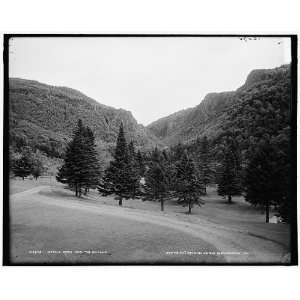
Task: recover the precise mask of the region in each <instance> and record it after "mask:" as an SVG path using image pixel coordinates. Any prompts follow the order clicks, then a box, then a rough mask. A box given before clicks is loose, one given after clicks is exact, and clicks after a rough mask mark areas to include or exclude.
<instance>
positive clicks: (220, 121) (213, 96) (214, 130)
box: [147, 65, 290, 146]
mask: <svg viewBox="0 0 300 300" xmlns="http://www.w3.org/2000/svg"><path fill="white" fill-rule="evenodd" d="M289 74H290V66H289V65H283V66H281V67H278V68H275V69H261V70H253V71H252V72H251V73H250V74H249V75H248V77H247V79H246V82H245V84H244V85H243V86H241V87H240V88H238V89H237V90H236V91H230V92H222V93H210V94H207V95H206V96H205V98H204V99H203V100H202V101H201V102H200V104H199V105H197V106H196V107H193V108H189V109H186V110H182V111H179V112H177V113H174V114H172V115H170V116H167V117H164V118H161V119H159V120H157V121H155V122H153V123H151V124H150V125H148V126H147V128H148V129H149V130H150V131H151V132H152V133H153V134H154V135H155V136H156V137H157V138H159V139H160V140H161V141H162V142H163V143H165V144H166V145H169V146H171V145H174V144H177V143H179V142H184V143H190V142H192V141H194V140H196V139H197V138H198V137H201V136H204V135H206V136H208V137H209V138H215V137H217V136H218V135H219V134H220V132H221V131H222V130H223V127H224V124H225V123H226V122H227V120H228V118H229V116H230V115H231V112H232V110H233V108H234V107H235V106H236V105H237V104H239V105H243V104H245V103H246V102H247V99H248V98H249V97H253V96H254V97H257V96H259V94H260V93H263V92H264V89H266V88H270V89H272V88H273V89H276V86H277V85H278V83H279V81H280V80H281V81H287V80H289ZM247 97H248V98H247ZM241 102H242V103H241Z"/></svg>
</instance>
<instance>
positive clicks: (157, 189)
mask: <svg viewBox="0 0 300 300" xmlns="http://www.w3.org/2000/svg"><path fill="white" fill-rule="evenodd" d="M151 158H152V159H151V162H150V165H149V169H148V171H147V172H146V176H145V194H146V196H145V198H144V200H154V201H157V200H158V201H160V205H161V211H163V210H164V201H165V198H166V197H167V192H168V190H167V183H166V176H165V170H164V168H163V164H162V162H161V157H160V153H159V151H158V149H157V148H155V150H154V151H153V153H152V156H151Z"/></svg>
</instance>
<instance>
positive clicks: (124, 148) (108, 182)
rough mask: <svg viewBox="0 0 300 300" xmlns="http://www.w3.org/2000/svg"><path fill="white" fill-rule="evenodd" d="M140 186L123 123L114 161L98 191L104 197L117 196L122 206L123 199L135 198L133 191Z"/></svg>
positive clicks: (106, 171)
mask: <svg viewBox="0 0 300 300" xmlns="http://www.w3.org/2000/svg"><path fill="white" fill-rule="evenodd" d="M138 185H139V176H137V173H136V172H135V170H134V166H133V163H132V159H131V158H130V154H129V149H128V145H127V143H126V139H125V135H124V128H123V123H121V125H120V129H119V134H118V138H117V143H116V148H115V152H114V155H113V160H112V161H111V162H110V165H109V167H108V168H107V169H106V170H105V175H104V177H103V179H102V181H101V183H100V184H99V186H98V190H99V192H100V193H101V194H102V195H104V196H106V195H110V194H115V195H116V199H117V200H119V205H120V206H121V205H122V203H123V199H129V198H131V197H133V196H134V195H133V191H134V190H135V189H136V188H137V187H138Z"/></svg>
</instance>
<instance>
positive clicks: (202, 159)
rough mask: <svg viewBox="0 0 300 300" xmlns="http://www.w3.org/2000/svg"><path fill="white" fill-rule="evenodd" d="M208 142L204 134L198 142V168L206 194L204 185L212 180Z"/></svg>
mask: <svg viewBox="0 0 300 300" xmlns="http://www.w3.org/2000/svg"><path fill="white" fill-rule="evenodd" d="M209 151H210V149H209V142H208V139H207V137H206V136H204V137H203V138H202V140H201V142H200V149H199V155H198V159H197V161H198V167H199V170H200V175H201V179H202V181H203V185H204V192H205V194H206V187H207V185H208V184H209V183H210V182H211V180H212V175H213V172H212V169H211V159H210V153H209Z"/></svg>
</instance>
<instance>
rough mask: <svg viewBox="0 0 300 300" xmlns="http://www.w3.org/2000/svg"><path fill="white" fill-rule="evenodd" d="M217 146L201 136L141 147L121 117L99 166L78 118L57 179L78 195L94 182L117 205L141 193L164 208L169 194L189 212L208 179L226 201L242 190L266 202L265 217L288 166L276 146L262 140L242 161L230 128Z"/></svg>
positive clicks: (278, 200)
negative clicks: (104, 163)
mask: <svg viewBox="0 0 300 300" xmlns="http://www.w3.org/2000/svg"><path fill="white" fill-rule="evenodd" d="M220 149H221V150H220ZM219 150H220V151H221V155H219V156H218V157H217V158H216V155H215V151H214V150H213V148H212V143H211V142H210V141H209V140H208V139H207V137H205V136H204V137H203V138H201V139H198V140H197V141H196V142H195V143H194V145H183V144H178V145H176V146H173V147H170V148H168V149H163V150H160V149H158V148H155V149H153V150H152V151H149V152H141V151H140V150H137V149H136V147H135V145H134V142H133V141H130V142H127V141H126V138H125V132H124V127H123V124H122V123H121V124H120V128H119V134H118V137H117V141H116V146H115V149H114V153H113V159H112V160H111V161H110V163H109V165H108V167H107V168H106V169H105V170H104V171H102V170H101V166H100V164H99V161H98V159H97V152H96V150H95V138H94V135H93V132H92V130H91V129H90V128H89V127H85V126H84V125H83V124H82V121H81V120H79V121H78V124H77V128H76V129H75V131H74V134H73V139H72V140H71V141H70V143H69V144H68V147H67V149H66V153H65V158H64V164H63V165H62V167H61V168H60V169H59V172H58V175H57V180H58V181H60V182H62V183H64V184H67V185H68V186H69V188H71V189H72V190H73V191H74V192H75V195H76V196H78V197H81V196H82V194H84V195H86V194H87V193H88V192H89V189H91V188H92V189H95V188H97V190H98V192H99V193H100V194H101V195H103V196H108V195H114V196H115V199H116V200H117V201H118V203H119V205H120V206H122V204H123V200H126V199H130V198H139V199H142V200H144V201H157V202H159V203H160V207H161V210H162V211H164V207H165V202H166V201H167V200H170V199H177V202H178V203H179V204H182V205H183V206H187V207H188V213H191V212H192V207H193V206H194V205H199V206H201V205H202V204H204V201H203V199H202V196H204V195H205V194H206V188H207V185H208V184H210V183H217V192H218V194H219V195H221V196H223V197H226V199H227V202H228V203H232V198H233V197H234V196H239V195H243V196H245V200H246V201H248V202H250V203H252V204H253V205H259V206H262V207H264V208H265V210H266V222H269V211H270V207H271V205H273V206H275V207H278V210H279V212H280V211H281V210H280V207H281V206H283V203H284V200H285V198H284V197H286V194H285V193H286V192H285V182H286V181H284V182H282V180H283V178H282V174H283V173H284V172H286V170H282V169H280V168H279V169H278V168H277V167H276V164H274V162H275V161H276V151H274V150H272V149H271V148H270V145H268V144H266V143H264V144H262V145H261V147H259V148H258V150H257V151H255V152H254V153H253V155H252V156H251V158H250V159H249V162H248V164H247V165H244V162H243V159H242V153H241V150H240V148H239V145H238V143H237V141H236V140H235V138H234V136H233V135H232V134H227V135H225V136H224V137H223V140H222V143H221V145H220V146H219ZM282 215H284V214H283V213H282Z"/></svg>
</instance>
